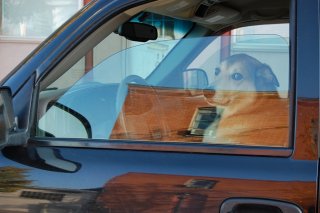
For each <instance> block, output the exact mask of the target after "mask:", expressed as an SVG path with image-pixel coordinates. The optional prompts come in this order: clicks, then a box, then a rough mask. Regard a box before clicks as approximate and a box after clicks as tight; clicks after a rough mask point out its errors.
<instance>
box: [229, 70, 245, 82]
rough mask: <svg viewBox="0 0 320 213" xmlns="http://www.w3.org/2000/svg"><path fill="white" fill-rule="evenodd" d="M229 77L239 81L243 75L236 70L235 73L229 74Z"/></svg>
mask: <svg viewBox="0 0 320 213" xmlns="http://www.w3.org/2000/svg"><path fill="white" fill-rule="evenodd" d="M231 78H232V79H233V80H235V81H240V80H242V79H243V75H241V74H240V73H238V72H236V73H233V74H232V75H231Z"/></svg>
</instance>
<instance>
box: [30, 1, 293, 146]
mask: <svg viewBox="0 0 320 213" xmlns="http://www.w3.org/2000/svg"><path fill="white" fill-rule="evenodd" d="M145 20H146V21H145ZM161 20H169V21H167V22H161ZM289 23H290V1H288V0H285V1H278V0H270V1H257V0H242V1H238V0H204V1H198V0H163V1H162V0H161V1H160V0H159V1H153V2H150V3H147V4H144V5H140V6H137V7H135V8H131V9H129V10H126V11H124V12H123V13H121V14H119V15H117V16H115V17H114V18H112V20H110V21H108V22H106V23H105V24H103V25H102V26H101V27H99V28H98V29H97V30H96V31H95V32H93V33H92V34H90V35H89V36H88V37H87V38H86V39H85V40H84V41H82V42H81V43H80V44H79V45H78V46H77V47H76V48H74V50H73V51H72V52H70V53H69V54H68V55H67V56H66V57H65V58H64V59H63V61H61V62H60V63H59V64H57V66H55V67H54V68H53V70H52V71H51V72H50V74H49V75H47V76H45V77H43V78H42V79H41V80H40V82H39V88H40V94H39V100H38V110H37V116H38V119H37V120H38V121H37V124H35V125H36V126H37V128H36V129H37V132H36V133H35V134H36V136H38V137H57V138H59V137H62V138H92V139H106V140H112V141H113V140H114V141H117V140H129V141H153V142H159V141H160V142H188V143H189V142H190V143H208V144H229V145H250V146H275V147H287V146H289V144H288V141H289V140H288V126H289V110H288V108H289V107H288V105H289V100H290V97H289V95H288V94H289V93H288V90H289V83H282V80H280V83H279V82H278V79H279V75H283V76H284V77H280V79H281V78H286V80H285V81H289V76H290V73H289V68H288V66H289V52H288V51H289V28H288V30H287V31H286V32H285V33H287V34H288V35H287V37H286V38H283V36H279V35H277V39H278V38H279V39H280V38H281V39H282V40H281V41H283V43H281V42H280V44H279V45H278V43H276V45H275V44H274V43H272V45H271V46H272V48H269V47H267V48H265V46H266V45H265V44H268V42H269V41H271V42H275V41H278V40H279V39H278V40H276V39H274V37H272V36H274V35H270V36H269V37H266V36H265V35H263V36H264V37H263V36H261V35H259V33H261V32H258V33H256V32H254V33H252V32H253V31H250V30H249V31H248V32H249V33H248V32H246V30H242V29H243V27H250V26H264V25H270V24H287V25H288V24H289ZM280 28H282V27H281V26H280ZM186 29H187V30H186ZM237 29H240V30H238V31H235V30H237ZM264 29H265V28H264ZM266 29H268V27H267V28H266ZM266 31H268V30H264V31H263V32H266ZM164 32H165V33H164ZM275 32H276V31H275ZM235 33H236V34H237V36H238V37H236V36H233V34H235ZM251 33H252V34H251ZM273 33H274V32H273V31H272V33H271V34H273ZM177 35H178V36H177ZM245 35H250V36H251V37H250V36H247V37H250V39H249V38H247V37H241V36H245ZM170 36H171V38H169V37H170ZM179 36H180V37H179ZM259 36H260V37H259ZM119 37H120V38H119ZM172 37H173V38H172ZM177 37H178V38H177ZM109 38H112V39H113V40H112V42H118V43H119V46H121V48H120V49H119V48H118V47H117V48H115V51H113V52H112V51H110V53H109V52H108V51H109V49H112V48H113V47H111V46H110V44H106V45H105V44H103V42H104V41H107V40H108V39H109ZM242 38H243V39H242ZM241 39H242V40H241ZM217 40H219V47H218V48H217V47H215V46H214V45H217V44H216V43H215V42H216V41H217ZM109 42H110V41H109ZM170 42H171V43H170ZM241 42H242V43H241ZM255 42H256V43H255ZM259 42H265V43H263V44H262V46H263V45H264V46H263V48H265V52H263V51H261V48H262V46H259V44H260V43H259ZM233 43H234V44H235V46H233V47H232V48H230V45H231V44H233ZM108 45H109V46H108ZM255 45H256V46H255ZM100 46H102V47H101V49H102V50H103V54H104V55H103V56H101V58H99V57H100V56H99V55H98V53H99V51H100V49H99V48H100ZM145 46H146V49H143V48H144V47H145ZM283 46H284V47H283ZM209 47H210V48H209ZM139 48H140V49H139ZM166 48H167V49H168V50H167V49H166ZM212 48H216V50H215V53H214V55H215V57H216V59H212V60H211V59H210V60H211V61H215V62H216V64H217V65H215V66H216V67H210V68H208V69H209V71H208V70H207V67H208V66H209V65H203V66H197V65H195V64H197V63H198V64H199V63H200V62H201V61H204V60H206V61H209V56H205V53H206V52H208V51H211V50H212ZM250 48H251V49H250ZM252 48H256V49H254V50H252ZM281 48H282V49H281ZM208 49H209V50H208ZM270 49H272V50H270ZM149 50H150V51H156V53H154V55H155V58H156V59H154V58H152V59H150V61H152V60H154V61H152V63H154V64H156V65H154V66H153V67H152V69H151V68H149V70H150V71H148V72H147V74H144V71H141V70H142V68H141V70H140V71H139V72H137V73H135V71H132V72H131V71H127V72H126V74H123V75H122V74H121V75H120V74H119V77H117V75H118V74H112V73H120V72H121V71H117V70H118V69H119V70H120V69H121V66H122V65H121V64H122V62H121V63H117V62H118V61H117V60H119V61H120V60H122V58H123V54H124V53H125V54H126V55H130V54H132V56H131V55H130V57H131V58H128V59H126V60H127V61H130V60H132V61H134V62H130V63H131V64H130V65H132V67H135V66H142V65H141V64H144V63H145V65H144V66H147V65H146V64H147V62H145V61H144V60H149V58H148V56H146V57H145V56H144V55H143V54H146V51H149ZM90 51H93V52H94V57H96V58H99V59H96V58H94V60H97V61H99V62H97V63H96V64H94V66H93V67H91V68H90V69H89V71H87V70H84V67H85V60H84V58H86V57H87V53H88V52H90ZM250 51H251V52H252V54H251V52H250ZM272 51H275V52H276V54H278V53H279V54H282V55H281V57H284V58H285V63H287V64H286V68H285V69H284V70H286V69H287V70H286V71H277V69H278V70H279V69H282V67H280V68H277V69H274V67H273V65H270V66H266V69H264V71H261V73H260V74H259V75H264V76H267V77H266V78H268V79H271V78H272V80H270V81H269V84H271V83H270V82H271V81H272V82H273V84H274V85H276V86H277V87H278V86H279V85H281V86H282V85H283V84H284V85H286V86H284V89H283V88H282V87H280V89H278V90H276V89H274V90H272V91H258V92H257V91H255V92H254V93H252V91H251V90H252V87H253V86H252V85H253V84H250V85H251V86H247V87H246V88H245V89H241V94H240V95H239V96H237V97H236V98H233V99H235V100H236V101H235V102H234V103H235V104H234V105H235V106H236V107H234V106H232V107H231V106H230V107H228V106H227V104H226V103H223V104H221V107H220V106H218V105H215V104H213V103H212V102H210V100H211V99H212V98H213V96H214V95H215V94H218V90H214V89H213V87H216V89H217V85H218V84H217V85H215V84H214V83H212V82H211V79H212V75H213V76H214V77H215V78H216V79H218V78H219V76H218V75H219V74H220V72H221V70H224V69H225V68H224V67H227V68H228V69H229V68H230V67H231V66H232V65H233V63H236V62H229V61H228V62H224V61H226V60H227V59H228V58H229V57H230V56H231V55H233V54H246V56H247V55H250V54H251V56H249V57H247V58H249V59H248V60H251V61H252V62H253V63H255V64H261V65H265V64H266V63H265V62H264V61H262V59H265V58H267V56H265V55H266V54H267V55H274V54H275V52H272ZM131 52H132V53H131ZM141 52H144V53H141ZM248 52H250V53H248ZM283 52H285V53H284V54H283ZM140 53H141V55H140V59H136V58H138V57H139V54H140ZM270 53H271V54H270ZM95 54H96V55H95ZM152 54H153V53H152ZM263 54H264V55H263ZM207 55H208V54H207ZM209 55H210V54H209ZM256 56H259V57H260V58H259V60H255V59H253V58H255V57H256ZM126 57H127V56H126ZM144 57H145V59H144ZM150 57H151V56H150ZM210 57H211V55H210ZM268 57H269V56H268ZM159 58H160V59H159ZM86 59H87V58H86ZM112 60H113V61H114V62H113V63H114V64H112V63H111V62H110V61H112ZM139 60H141V61H139ZM266 60H267V61H268V60H269V61H272V60H273V59H272V58H271V59H270V58H267V59H266ZM279 60H280V59H279ZM127 61H126V62H125V63H126V64H125V65H123V66H126V69H130V68H127V66H128V64H127V63H128V62H127ZM260 61H261V62H260ZM150 63H151V62H150ZM225 63H229V64H230V65H225ZM241 63H242V65H243V63H247V62H239V64H241ZM115 64H117V65H115ZM135 64H138V65H135ZM120 65H121V66H120ZM77 66H82V68H83V69H81V71H79V69H76V68H75V67H77ZM113 66H114V67H113ZM123 66H122V68H123ZM148 66H149V65H148ZM210 66H211V64H210ZM219 66H220V68H219ZM217 67H218V68H217ZM268 67H269V68H270V67H271V68H270V69H268ZM106 68H108V69H110V72H109V71H107V70H106ZM227 68H226V69H227ZM132 69H133V68H132ZM237 69H240V68H237ZM271 69H272V70H273V71H275V73H276V74H273V73H272V72H268V71H266V70H271ZM113 70H114V71H113ZM106 72H108V73H110V74H108V75H107V74H103V73H106ZM209 72H210V73H209ZM277 72H283V74H281V73H280V74H279V73H277ZM90 73H91V74H90ZM255 75H257V74H255ZM274 76H277V77H278V79H276V78H273V77H274ZM231 77H232V78H233V80H235V81H237V82H240V81H242V80H243V78H244V77H243V75H242V74H239V73H235V74H233V75H231ZM102 78H105V79H110V80H101V79H102ZM96 79H98V80H97V81H96ZM114 79H116V80H114ZM243 81H244V80H243ZM213 82H214V81H213ZM238 84H240V83H238ZM105 85H107V86H105ZM247 88H249V89H247ZM236 90H237V91H238V89H235V88H234V87H230V86H226V85H224V87H223V88H222V89H221V91H224V94H222V92H221V93H219V94H220V96H221V97H222V96H223V95H225V94H227V93H228V94H229V93H231V94H232V95H233V97H235V96H236V95H234V94H235V93H233V91H236ZM282 90H283V91H282ZM238 93H239V92H238ZM238 93H237V94H238ZM221 97H220V99H222V98H221ZM243 100H245V101H243ZM253 100H254V101H253ZM257 100H258V101H257ZM262 100H263V101H264V102H263V101H262ZM85 102H87V103H91V105H88V104H86V105H84V104H83V103H85ZM230 102H231V101H230ZM257 102H259V106H260V105H264V108H263V109H260V108H258V107H256V108H254V109H252V110H249V108H250V107H248V106H253V105H254V104H253V103H257ZM245 103H246V104H247V105H245ZM261 103H262V104H261ZM244 105H245V107H242V106H244ZM257 106H258V105H257ZM240 108H241V109H242V110H243V111H240ZM251 108H253V107H251ZM272 109H274V110H272ZM71 111H75V112H76V113H70V112H71ZM266 111H267V113H265V112H266ZM65 114H72V116H74V115H75V114H80V115H81V118H79V116H76V118H72V116H70V115H65ZM264 114H267V116H268V117H269V118H270V119H267V118H265V117H262V115H264ZM240 115H241V116H240ZM55 118H56V121H55ZM227 118H228V119H227ZM261 119H262V120H266V122H265V124H264V125H263V126H256V125H255V127H253V125H252V124H251V123H255V124H256V122H257V120H261ZM275 120H276V121H277V122H275ZM61 121H65V123H67V124H66V125H67V126H63V127H61V125H60V124H59V123H60V122H61ZM49 123H50V124H49ZM79 126H84V127H83V128H80V127H79ZM61 128H63V130H61ZM253 128H254V129H253ZM75 129H78V130H75ZM79 129H80V130H79ZM82 129H84V130H85V132H86V134H82V132H83V130H82ZM220 129H221V131H220ZM275 129H276V130H275ZM61 131H64V132H63V133H61ZM271 131H273V133H271ZM88 132H90V134H87V133H88ZM248 132H254V133H252V134H251V133H250V134H249V133H248ZM274 132H275V133H274ZM262 135H263V136H264V138H265V140H260V139H261V136H262ZM257 138H260V139H259V140H260V141H259V142H257Z"/></svg>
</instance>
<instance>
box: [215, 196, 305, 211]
mask: <svg viewBox="0 0 320 213" xmlns="http://www.w3.org/2000/svg"><path fill="white" fill-rule="evenodd" d="M243 204H245V205H262V206H271V207H277V208H279V210H281V212H282V213H302V211H301V209H300V208H299V207H298V206H296V205H294V204H291V203H287V202H282V201H276V200H268V199H255V198H231V199H227V200H226V201H224V202H223V203H222V205H221V208H220V213H228V212H233V211H234V209H235V207H237V206H239V205H243Z"/></svg>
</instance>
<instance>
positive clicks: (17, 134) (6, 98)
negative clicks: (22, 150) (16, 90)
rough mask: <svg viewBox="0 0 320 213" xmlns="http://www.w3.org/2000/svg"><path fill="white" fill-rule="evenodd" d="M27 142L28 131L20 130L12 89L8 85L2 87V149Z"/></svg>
mask: <svg viewBox="0 0 320 213" xmlns="http://www.w3.org/2000/svg"><path fill="white" fill-rule="evenodd" d="M25 142H26V133H25V131H21V130H18V127H17V124H16V122H15V116H14V111H13V104H12V94H11V90H10V88H8V87H0V149H2V148H4V147H5V146H8V145H21V144H24V143H25Z"/></svg>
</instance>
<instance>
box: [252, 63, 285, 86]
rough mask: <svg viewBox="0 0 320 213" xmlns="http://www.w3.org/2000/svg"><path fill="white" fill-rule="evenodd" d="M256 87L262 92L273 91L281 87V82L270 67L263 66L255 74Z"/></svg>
mask: <svg viewBox="0 0 320 213" xmlns="http://www.w3.org/2000/svg"><path fill="white" fill-rule="evenodd" d="M255 77H256V87H257V88H260V89H261V90H273V89H275V88H276V87H279V86H280V84H279V81H278V79H277V77H276V75H275V74H274V73H273V71H272V69H271V67H270V66H268V65H267V64H261V66H259V68H258V69H257V70H256V73H255Z"/></svg>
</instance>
